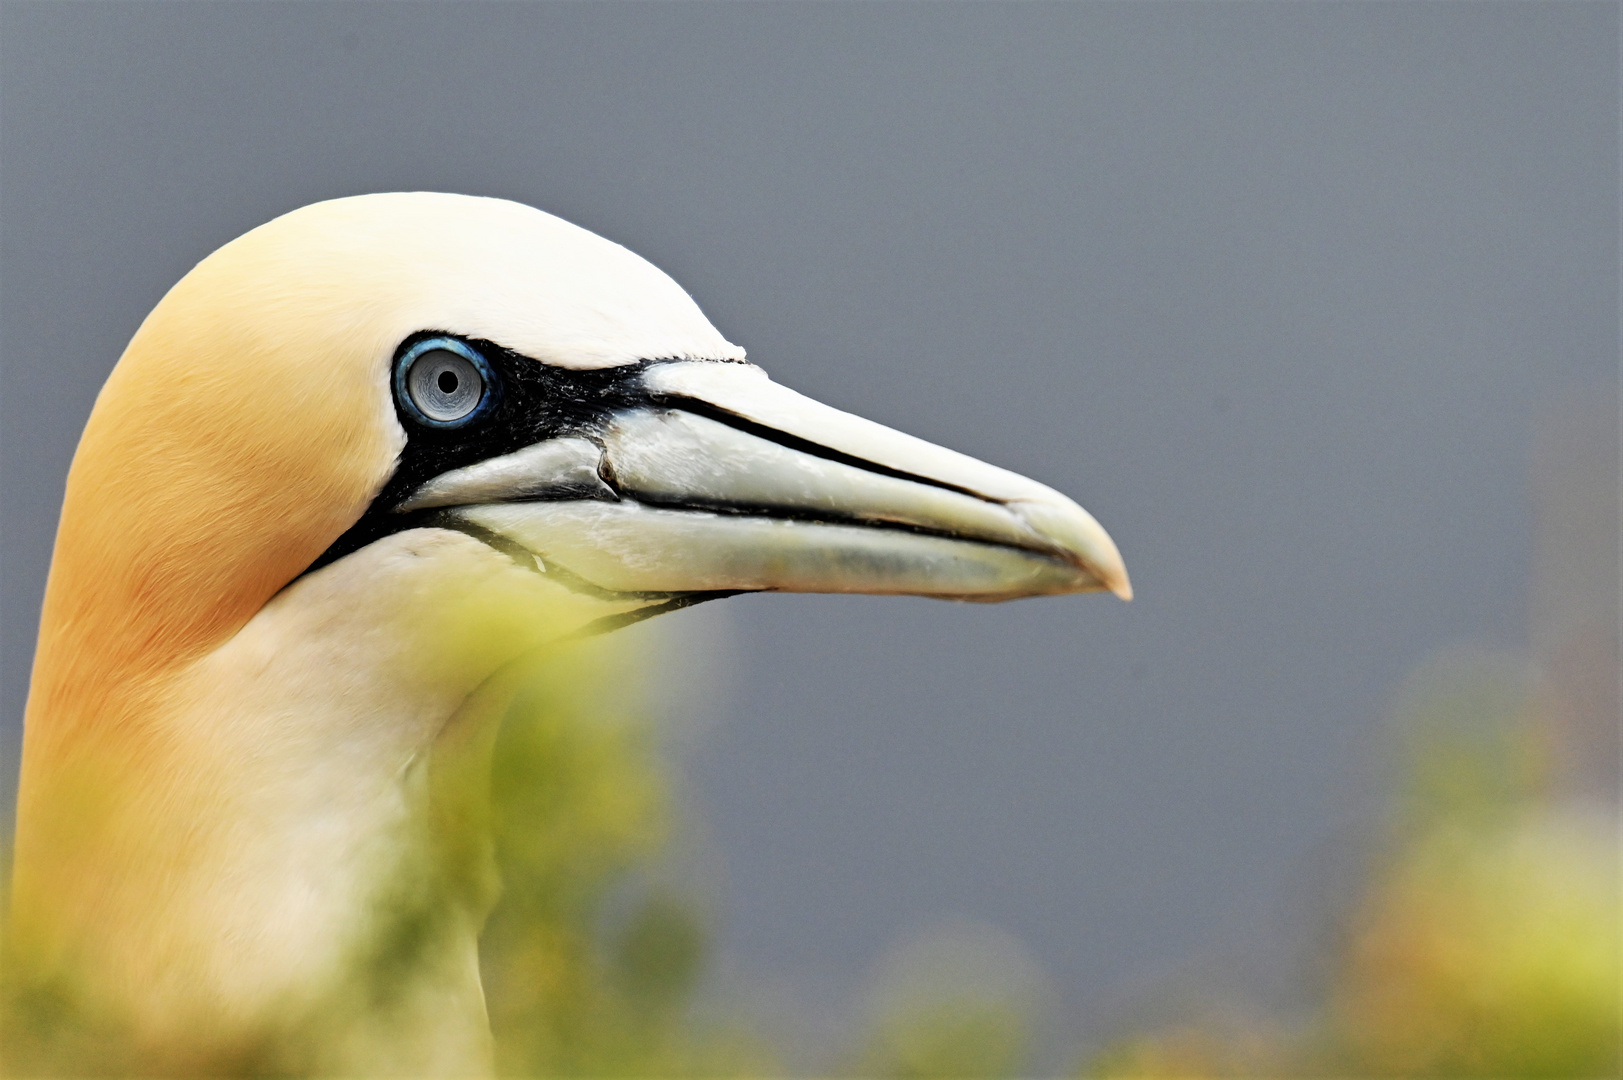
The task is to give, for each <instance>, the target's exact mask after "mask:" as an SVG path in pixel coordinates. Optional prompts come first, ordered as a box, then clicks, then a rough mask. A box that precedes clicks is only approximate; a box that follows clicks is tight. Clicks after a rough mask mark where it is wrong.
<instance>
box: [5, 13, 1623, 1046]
mask: <svg viewBox="0 0 1623 1080" xmlns="http://www.w3.org/2000/svg"><path fill="white" fill-rule="evenodd" d="M0 19H3V24H0V30H3V34H4V37H3V45H0V48H3V52H0V60H3V69H0V78H3V86H0V89H3V101H0V110H3V111H0V121H3V128H0V153H3V158H0V199H3V201H0V227H3V235H0V273H3V285H4V292H3V296H0V347H3V356H0V359H3V364H4V369H3V376H0V395H3V421H4V428H3V434H0V452H3V463H4V476H3V489H0V494H3V503H4V518H3V525H4V534H3V535H4V563H3V593H0V599H3V603H4V627H3V635H4V636H3V646H4V667H3V676H4V686H3V698H0V710H3V712H0V715H3V718H4V724H5V725H6V731H7V732H8V734H7V740H8V741H7V743H6V749H7V754H8V756H7V763H6V769H5V775H6V783H7V784H10V783H12V782H13V778H12V775H11V774H12V772H13V770H14V749H15V741H14V740H15V737H16V736H15V731H16V725H17V722H18V717H19V716H20V713H21V708H22V703H23V700H24V696H25V693H26V683H27V671H28V664H29V659H30V653H31V649H32V642H33V635H34V632H35V620H36V617H37V605H38V600H39V595H40V590H41V587H42V582H43V577H44V573H45V569H46V566H47V563H48V559H49V551H50V543H51V537H52V530H53V528H54V524H55V515H56V511H57V504H58V500H59V498H60V491H61V483H62V477H63V475H64V472H65V470H66V467H67V464H68V461H69V458H70V456H71V454H72V450H73V446H74V443H75V441H76V439H77V436H78V431H79V428H80V426H81V424H82V422H83V419H84V417H85V415H86V414H87V412H88V410H89V408H90V404H91V402H92V400H93V397H94V395H95V392H96V389H97V387H98V386H99V384H100V382H101V380H102V378H103V377H104V376H105V374H106V372H107V370H108V368H109V367H110V366H111V364H112V363H113V361H114V359H115V358H116V357H117V356H118V354H119V352H120V350H121V349H122V347H123V345H124V343H125V341H126V340H127V339H128V337H129V336H130V334H131V333H132V331H133V330H134V329H135V327H136V325H137V324H138V322H139V321H140V319H141V318H142V316H143V315H144V314H145V312H146V311H147V310H148V309H149V308H150V307H151V305H152V304H153V303H154V302H155V301H156V300H157V299H158V298H159V296H160V295H162V293H163V292H164V290H165V289H167V288H168V286H169V285H170V284H171V283H172V282H173V281H174V280H175V279H176V278H178V277H179V276H180V275H181V274H182V273H184V272H185V270H186V269H187V268H188V267H189V266H191V264H192V263H194V262H195V261H196V260H197V259H199V258H200V257H201V256H203V255H204V254H206V253H207V252H208V251H210V250H211V249H213V248H214V247H216V246H218V245H219V244H221V243H223V242H224V241H226V240H228V239H230V238H231V237H233V236H235V235H237V234H238V233H240V232H242V231H244V230H246V229H248V228H250V227H252V226H253V225H256V224H258V223H260V222H262V221H264V220H266V219H267V218H269V217H272V216H274V215H276V214H278V213H281V212H283V211H285V210H289V209H292V208H293V207H296V206H299V205H302V204H304V203H307V202H310V201H313V200H316V199H322V198H328V197H332V196H338V195H347V194H353V193H357V192H364V191H373V190H389V189H401V188H427V189H439V190H448V191H463V192H470V193H479V194H492V195H501V196H506V197H510V198H515V199H519V200H522V201H526V202H530V203H533V204H534V205H537V206H540V207H542V208H544V209H547V210H550V211H552V212H553V213H556V214H559V215H562V216H564V217H566V218H568V219H570V220H572V221H575V222H578V223H579V224H581V225H584V226H586V227H587V228H590V229H593V230H595V231H597V232H600V233H602V234H603V235H605V236H608V237H610V238H611V239H614V240H617V241H620V242H622V243H624V244H626V245H627V246H629V247H630V248H632V249H633V250H634V251H637V252H639V253H640V254H642V255H644V256H646V257H647V258H649V259H651V260H652V261H653V262H655V263H656V264H657V265H659V266H661V267H663V268H664V269H666V270H667V271H669V272H670V273H671V274H672V275H673V276H674V277H676V279H677V280H678V281H680V282H682V283H683V284H684V285H685V286H686V287H687V288H688V289H689V291H691V292H692V294H693V295H694V297H695V298H696V299H697V300H698V301H699V303H700V304H701V306H703V307H704V309H705V310H706V312H707V313H708V314H709V315H710V316H711V317H712V319H713V320H714V321H715V323H716V324H717V325H718V326H719V327H720V328H721V329H722V331H723V332H724V333H726V334H727V335H728V336H729V337H731V338H732V339H733V340H735V341H738V342H739V343H741V344H743V345H745V346H746V347H747V348H748V349H749V350H750V353H751V357H752V358H753V359H754V360H755V361H757V362H758V363H760V364H762V365H764V366H766V367H767V368H768V369H769V370H770V371H771V372H772V373H773V374H774V375H775V376H776V377H777V378H779V379H780V380H781V381H783V382H785V383H788V384H789V385H791V386H794V387H795V388H797V389H800V390H802V391H804V392H807V393H809V394H812V395H814V396H816V397H819V398H821V399H823V400H825V401H828V402H831V403H833V404H836V405H839V406H842V407H845V408H849V409H852V410H854V411H857V412H860V413H863V414H865V415H867V416H870V417H873V418H875V419H878V420H881V421H883V422H886V423H889V424H893V425H895V426H897V427H900V428H903V429H905V430H908V431H911V432H914V433H917V434H919V435H922V436H925V437H927V438H930V439H933V440H936V441H940V442H944V443H946V444H948V445H951V446H953V447H956V448H958V449H961V450H964V451H967V452H969V453H971V454H975V455H977V456H980V457H984V458H986V459H989V460H991V461H993V462H996V463H998V464H1002V465H1005V466H1008V467H1010V468H1013V469H1016V470H1019V471H1021V472H1026V473H1028V474H1030V475H1033V476H1036V477H1037V478H1039V479H1041V480H1044V481H1046V482H1048V483H1050V484H1052V485H1054V486H1056V487H1058V488H1060V489H1062V490H1064V491H1066V492H1068V493H1070V494H1073V495H1074V496H1076V497H1077V498H1078V499H1079V500H1080V501H1081V502H1082V503H1083V504H1084V505H1086V506H1088V507H1089V508H1090V509H1091V510H1093V511H1094V512H1095V513H1096V514H1097V516H1098V517H1099V518H1100V519H1101V520H1102V521H1103V522H1104V523H1105V525H1106V526H1107V527H1108V528H1109V529H1110V530H1111V531H1112V533H1113V534H1114V535H1115V536H1116V538H1117V539H1118V541H1119V542H1120V544H1121V547H1122V549H1123V551H1124V553H1125V555H1126V557H1127V560H1128V564H1129V567H1130V568H1131V570H1132V574H1133V579H1134V582H1135V583H1136V585H1137V587H1138V590H1139V599H1138V600H1136V601H1135V602H1134V603H1133V604H1131V605H1122V604H1120V603H1117V602H1116V601H1114V600H1111V599H1109V598H1102V597H1086V598H1065V599H1058V600H1045V601H1032V602H1025V603H1018V604H1011V605H1005V606H996V607H977V606H958V605H946V604H941V603H935V602H929V601H922V600H889V599H872V598H845V597H754V598H744V599H740V600H735V601H730V602H729V605H728V611H727V613H726V615H725V616H724V618H723V619H722V620H720V622H718V620H717V618H716V617H715V616H712V615H707V614H704V613H701V612H695V613H693V614H692V615H685V616H681V617H680V618H686V619H690V620H691V627H692V628H693V629H694V631H695V635H694V636H695V637H698V638H703V635H699V634H698V633H697V632H698V631H699V630H703V629H705V628H706V627H709V628H715V627H717V626H718V625H719V626H722V628H723V629H724V630H725V631H726V632H725V633H723V634H720V635H719V636H715V637H714V638H713V639H706V640H713V644H712V645H711V646H710V647H711V648H713V649H716V650H728V649H730V650H731V651H730V653H728V654H727V656H728V657H730V659H726V658H724V659H723V660H718V661H714V662H711V663H710V667H709V668H706V669H705V670H730V671H732V672H734V673H735V674H734V677H733V680H732V684H731V689H730V691H729V692H728V694H727V695H726V697H725V700H724V702H723V703H722V704H719V705H717V706H716V708H718V709H719V710H720V711H721V713H722V714H723V715H722V716H721V718H720V720H719V721H718V722H716V723H714V724H713V725H711V726H710V727H709V728H708V729H707V730H706V731H704V732H703V733H702V734H701V735H700V736H698V737H695V738H694V739H692V740H690V742H689V744H688V746H687V748H686V751H685V761H686V764H687V771H688V775H689V776H690V779H691V782H692V788H691V791H690V798H689V803H690V806H691V807H692V809H693V811H694V813H695V815H696V816H697V818H698V819H699V820H700V821H702V822H703V828H704V830H705V836H706V841H705V846H706V847H707V850H708V851H709V852H710V854H709V855H708V856H707V859H708V862H707V864H706V865H707V866H709V867H711V868H714V869H717V870H719V872H720V873H719V875H717V876H715V877H714V878H713V879H711V884H710V887H711V888H712V889H713V891H714V894H715V903H716V906H717V911H716V917H717V920H718V925H719V927H720V934H721V945H722V949H723V955H724V962H723V967H724V968H725V970H727V971H729V972H731V973H733V975H734V976H735V977H737V978H739V979H741V980H743V981H744V982H746V983H748V982H749V981H750V980H754V985H758V986H772V987H778V988H779V990H780V991H781V992H782V993H785V994H789V995H791V996H794V995H799V998H800V1000H803V1001H805V1002H812V1003H816V1002H824V1003H828V1002H835V1001H839V1000H842V999H847V998H849V997H850V996H851V995H852V994H853V993H854V988H855V987H857V986H859V985H860V984H861V981H862V979H863V978H864V973H865V972H866V971H868V970H869V967H870V965H871V964H872V963H873V961H874V959H875V957H877V956H878V955H880V954H881V953H882V952H883V951H884V949H885V948H886V947H887V946H888V945H889V944H890V943H891V942H893V941H895V940H896V939H897V936H898V935H901V934H904V933H905V932H907V931H908V930H909V928H915V927H918V926H921V925H925V924H928V923H929V922H930V921H931V920H935V919H939V918H944V917H949V916H957V917H963V918H969V919H978V920H984V921H987V922H990V923H992V924H995V925H997V926H1000V927H1002V928H1004V929H1005V930H1007V931H1008V932H1010V933H1011V934H1013V935H1015V936H1016V937H1017V938H1019V939H1020V940H1021V941H1023V942H1024V944H1025V946H1026V947H1027V948H1028V949H1029V950H1030V951H1031V952H1032V953H1033V954H1034V955H1035V956H1036V958H1037V960H1038V961H1039V962H1040V963H1041V964H1042V965H1043V967H1044V968H1046V970H1047V971H1048V973H1049V975H1050V977H1051V978H1052V979H1053V981H1054V984H1055V986H1056V987H1057V989H1058V992H1059V1002H1060V1005H1059V1007H1060V1009H1061V1012H1062V1015H1063V1016H1065V1017H1066V1018H1067V1022H1068V1023H1069V1024H1071V1025H1072V1026H1073V1027H1074V1028H1075V1029H1076V1030H1090V1029H1091V1028H1090V1025H1092V1026H1096V1025H1097V1024H1098V1023H1100V1022H1101V1021H1100V1020H1099V1018H1100V1017H1102V1016H1106V1015H1108V1014H1109V1013H1110V1011H1111V1009H1112V1008H1115V1007H1116V1006H1117V1005H1118V1004H1119V1003H1120V1002H1122V1001H1124V1000H1128V999H1130V998H1131V997H1132V995H1133V993H1134V992H1135V989H1134V988H1135V987H1141V986H1144V985H1146V984H1150V983H1153V982H1154V980H1155V979H1156V978H1158V977H1162V976H1164V975H1165V974H1166V973H1167V972H1176V971H1178V970H1180V969H1181V968H1183V967H1185V966H1187V965H1189V964H1191V963H1195V962H1196V960H1195V959H1194V958H1198V957H1201V956H1203V955H1207V954H1209V953H1210V952H1211V951H1212V950H1214V949H1221V948H1223V947H1224V945H1223V943H1224V942H1225V941H1227V940H1229V939H1230V938H1232V937H1234V935H1236V934H1242V936H1243V932H1244V928H1246V927H1251V928H1253V929H1254V928H1256V927H1261V928H1262V932H1261V934H1260V935H1259V936H1260V937H1261V938H1264V939H1267V938H1271V937H1272V938H1278V937H1280V936H1288V934H1287V931H1286V929H1285V928H1286V926H1287V924H1288V923H1289V922H1290V918H1291V915H1290V913H1291V911H1292V910H1293V908H1294V907H1295V906H1300V905H1299V904H1298V903H1297V899H1294V898H1295V897H1296V894H1297V893H1298V892H1300V891H1301V890H1302V888H1303V886H1302V885H1301V884H1300V883H1301V882H1303V881H1311V880H1312V879H1313V877H1314V874H1315V870H1314V868H1315V867H1316V866H1320V865H1321V864H1323V863H1324V862H1325V860H1326V859H1330V861H1334V859H1333V856H1331V855H1327V854H1326V853H1327V852H1332V853H1333V852H1334V850H1335V848H1336V845H1337V843H1338V842H1339V840H1338V838H1343V837H1345V836H1346V835H1347V834H1348V832H1349V830H1353V829H1355V827H1356V826H1357V825H1358V823H1359V822H1360V821H1362V820H1365V818H1366V817H1367V815H1368V813H1369V812H1370V810H1371V807H1372V805H1373V804H1372V801H1371V796H1370V790H1371V785H1372V770H1371V769H1370V767H1369V762H1370V760H1371V757H1372V747H1373V745H1374V738H1375V732H1376V730H1377V728H1378V724H1379V720H1380V716H1381V713H1382V710H1383V708H1384V707H1385V705H1386V703H1387V702H1388V701H1389V699H1390V695H1391V693H1392V691H1393V688H1394V687H1395V685H1396V684H1397V683H1398V682H1399V680H1400V679H1401V678H1402V677H1403V676H1404V674H1405V673H1406V672H1407V671H1409V670H1410V669H1411V668H1413V666H1414V665H1415V664H1416V663H1417V662H1419V661H1420V660H1422V659H1423V658H1424V657H1426V656H1427V655H1428V654H1430V653H1432V652H1433V651H1434V650H1436V649H1438V648H1441V647H1445V646H1448V645H1450V644H1452V643H1455V642H1459V641H1462V640H1475V641H1486V642H1489V643H1497V644H1500V645H1503V646H1506V647H1510V648H1516V647H1519V646H1520V645H1521V644H1522V643H1523V641H1524V638H1525V633H1524V625H1525V620H1524V615H1525V608H1526V603H1527V581H1528V575H1529V566H1530V560H1531V553H1530V543H1531V541H1530V537H1531V533H1532V518H1531V511H1530V502H1529V498H1528V484H1527V478H1528V472H1529V460H1530V446H1531V441H1532V438H1533V431H1534V426H1535V424H1534V418H1535V415H1536V413H1537V410H1538V408H1539V407H1540V404H1541V402H1545V401H1547V400H1550V399H1552V398H1553V397H1558V396H1560V395H1562V394H1571V393H1574V392H1576V393H1579V394H1588V395H1591V396H1595V395H1599V396H1603V397H1604V396H1606V395H1613V394H1615V392H1616V362H1617V333H1616V321H1615V316H1616V300H1617V212H1616V206H1615V202H1614V200H1615V197H1616V193H1617V188H1616V175H1617V169H1616V162H1617V105H1616V101H1617V99H1616V55H1617V9H1616V8H1615V7H1614V5H1612V4H1610V3H1594V4H1584V3H1566V4H1554V3H1541V4H1513V3H1497V4H1441V3H1437V4H1424V3H1415V4H1401V5H1384V4H1371V3H1359V4H1351V3H1348V4H1313V5H1307V4H1301V5H1275V4H1260V3H1258V4H1238V3H1236V4H1222V5H1217V4H1213V5H1204V6H1194V5H1185V4H1175V3H1153V4H1152V3H1137V4H1073V5H1058V6H1056V5H1046V4H1029V5H1018V6H1010V5H995V6H994V5H986V6H958V5H951V4H947V5H929V6H921V5H920V6H916V5H910V4H889V5H878V6H845V5H840V4H819V5H808V6H752V5H730V4H729V5H709V4H684V5H673V6H643V5H637V4H630V5H614V6H607V5H562V6H546V5H525V4H503V5H489V6H486V5H482V4H456V5H450V4H447V5H441V6H415V5H409V4H388V5H384V4H365V3H353V4H320V5H316V4H290V5H280V4H256V5H212V4H184V5H183V4H148V3H131V2H123V3H118V4H94V3H78V4H50V5H40V4H27V3H6V4H5V5H4V8H3V9H0ZM707 620H708V621H707ZM728 642H730V643H731V644H730V645H729V644H728Z"/></svg>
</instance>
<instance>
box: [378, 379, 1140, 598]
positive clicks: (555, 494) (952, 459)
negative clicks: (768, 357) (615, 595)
mask: <svg viewBox="0 0 1623 1080" xmlns="http://www.w3.org/2000/svg"><path fill="white" fill-rule="evenodd" d="M641 384H642V386H641V389H642V391H643V392H644V396H645V398H646V403H644V404H640V405H637V406H634V407H628V408H622V409H620V410H618V411H614V412H612V413H610V414H608V415H607V417H606V418H605V419H604V420H603V421H602V422H601V424H600V425H599V426H597V427H596V428H595V429H594V430H591V431H582V432H580V433H579V435H578V436H577V437H567V438H559V439H553V440H548V441H546V442H542V443H537V444H535V445H533V446H530V447H526V448H524V449H523V450H519V451H517V452H515V453H512V454H507V455H504V456H502V457H499V458H494V459H490V460H487V461H483V462H480V463H478V464H476V465H472V466H469V467H467V468H464V469H459V470H456V471H454V472H450V473H446V474H443V475H441V476H438V477H435V478H434V479H433V480H430V481H429V482H428V483H426V484H424V485H423V486H422V487H420V488H418V489H417V491H415V492H414V493H413V494H412V495H411V496H410V497H409V498H408V499H407V500H406V501H405V502H404V503H402V504H401V505H400V507H399V509H400V510H403V511H409V510H417V509H425V508H428V507H446V508H451V511H450V512H451V513H453V514H454V515H456V516H458V517H460V518H461V519H463V520H466V521H467V522H469V523H471V524H473V525H475V526H477V527H478V528H481V529H488V530H491V531H493V532H495V533H498V534H500V535H502V536H503V537H506V538H507V539H509V540H511V541H514V542H516V543H518V544H519V545H522V546H523V547H525V548H527V549H528V550H530V551H532V552H534V553H535V554H537V555H538V556H540V558H541V560H542V563H543V565H545V564H547V563H549V562H556V563H558V564H559V565H562V566H566V567H567V568H568V569H569V571H570V572H571V574H573V575H579V576H581V577H583V578H585V579H587V580H589V581H590V582H591V583H592V584H593V585H595V586H597V587H600V588H604V589H609V590H614V591H639V592H662V593H663V592H685V591H709V590H781V591H792V592H880V593H910V594H920V595H931V596H944V597H954V598H959V599H976V600H1003V599H1010V598H1013V597H1019V596H1033V595H1041V594H1048V593H1067V592H1089V591H1097V590H1109V591H1111V592H1113V593H1115V594H1116V595H1117V596H1119V597H1121V598H1122V599H1124V600H1126V599H1130V598H1131V596H1132V586H1131V585H1130V584H1129V582H1128V578H1127V571H1126V567H1125V566H1124V565H1123V563H1122V559H1121V556H1120V554H1119V552H1118V551H1117V550H1116V545H1115V543H1114V542H1113V541H1112V540H1111V539H1110V536H1109V535H1108V534H1107V533H1106V532H1105V531H1104V529H1103V528H1102V527H1100V525H1099V523H1098V522H1097V521H1095V520H1094V519H1093V517H1092V516H1091V515H1089V514H1088V512H1087V511H1085V510H1083V509H1082V508H1081V507H1080V506H1078V505H1077V504H1076V503H1074V502H1072V501H1071V500H1070V499H1068V498H1066V497H1065V496H1063V495H1061V494H1059V493H1058V492H1057V491H1054V490H1053V489H1051V488H1048V487H1045V486H1043V485H1042V484H1038V483H1036V482H1035V481H1032V480H1028V479H1026V478H1025V477H1023V476H1020V475H1018V474H1016V473H1012V472H1009V471H1007V470H1004V469H999V468H997V467H995V466H992V465H988V464H986V463H984V462H981V461H977V460H976V459H974V458H971V457H968V456H966V455H963V454H959V453H956V452H954V451H951V450H947V449H945V448H943V447H940V446H936V445H934V444H932V443H928V442H925V441H924V440H922V439H917V438H914V437H912V436H910V435H905V434H902V433H901V432H898V431H894V430H892V429H890V428H887V427H885V426H883V425H881V424H876V423H874V422H872V421H869V420H864V419H862V418H861V417H858V416H854V415H852V414H850V413H846V412H841V411H840V410H838V409H834V408H831V407H829V406H827V405H824V404H822V403H820V402H817V401H814V400H812V399H811V398H808V397H805V396H803V395H801V394H797V393H795V392H794V391H792V390H789V389H787V388H785V387H781V386H779V385H777V384H776V383H774V382H772V381H771V380H770V379H769V378H767V376H766V373H765V372H763V371H762V370H761V369H760V368H757V367H754V366H753V365H746V364H736V363H718V362H713V361H671V362H664V363H657V364H651V365H648V366H647V367H646V368H644V369H643V371H642V374H641Z"/></svg>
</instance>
